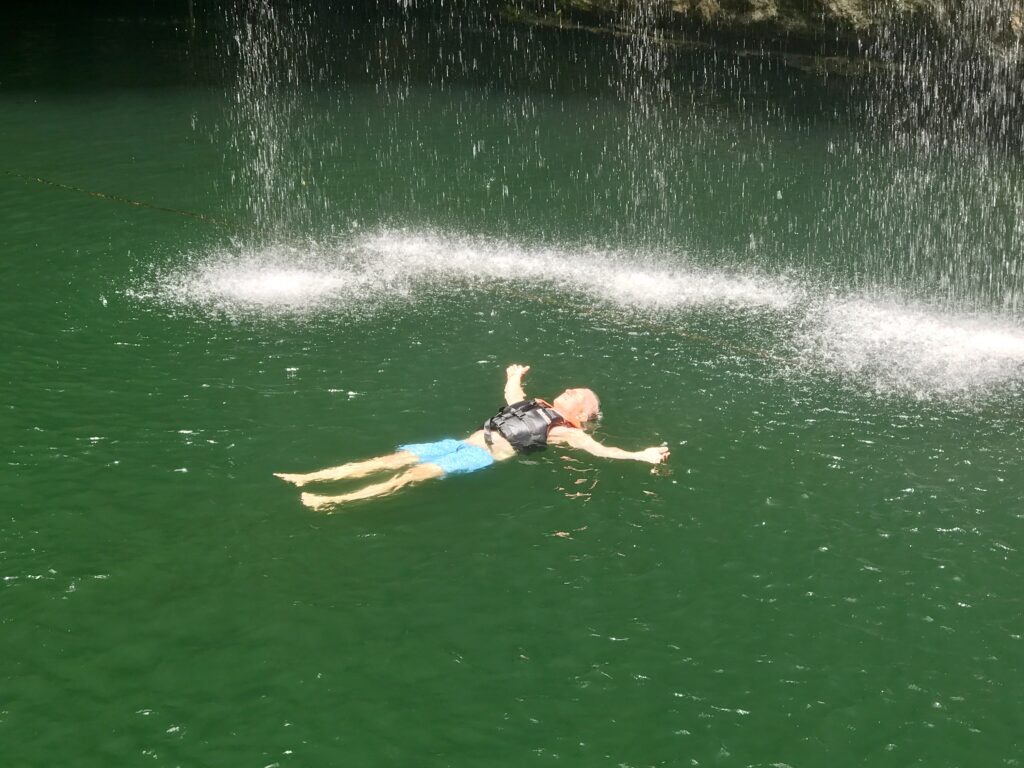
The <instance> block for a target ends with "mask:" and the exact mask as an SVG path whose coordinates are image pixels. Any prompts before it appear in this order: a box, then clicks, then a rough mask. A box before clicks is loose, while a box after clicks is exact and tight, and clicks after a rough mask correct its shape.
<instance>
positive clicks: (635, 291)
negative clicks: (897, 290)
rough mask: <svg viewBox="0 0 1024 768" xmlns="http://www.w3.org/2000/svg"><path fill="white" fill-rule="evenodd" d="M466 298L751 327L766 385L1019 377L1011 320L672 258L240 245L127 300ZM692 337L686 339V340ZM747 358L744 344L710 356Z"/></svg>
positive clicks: (404, 242) (921, 385)
mask: <svg viewBox="0 0 1024 768" xmlns="http://www.w3.org/2000/svg"><path fill="white" fill-rule="evenodd" d="M466 291H478V292H481V293H488V294H498V293H501V292H502V291H514V292H515V293H516V295H523V294H526V295H528V296H532V297H534V298H535V299H536V300H538V301H551V300H555V299H564V300H565V302H572V301H575V302H577V303H581V302H582V303H584V304H586V306H588V307H594V308H597V309H599V310H600V309H604V310H606V311H608V312H609V313H610V314H614V313H615V312H619V311H621V310H627V311H628V312H629V315H630V317H631V318H639V319H640V320H641V321H644V320H646V321H647V322H649V323H651V324H652V325H657V326H665V325H667V326H668V327H671V326H672V325H673V323H676V322H680V321H681V320H682V318H684V317H685V318H686V324H687V328H688V329H689V330H694V329H693V328H692V326H691V323H692V315H691V314H688V313H689V312H690V310H694V309H702V310H706V311H712V312H717V313H719V314H720V315H728V316H740V315H745V316H750V315H753V316H754V317H757V318H761V319H762V320H763V321H764V322H762V323H760V327H761V329H762V331H764V330H765V329H767V336H765V335H764V333H760V334H759V337H758V340H757V342H756V344H758V345H766V348H764V349H760V348H758V349H757V350H756V351H757V352H758V353H759V357H763V358H764V359H766V360H771V361H774V362H775V363H777V364H778V368H779V369H780V371H781V370H782V369H784V368H785V369H787V370H789V371H793V370H797V371H800V372H802V374H806V373H810V374H811V375H816V374H818V373H822V372H827V373H832V374H837V375H839V376H840V377H841V378H843V379H844V380H847V381H850V382H851V383H853V384H854V385H855V386H857V387H860V388H863V389H868V390H871V391H874V392H877V393H883V394H898V395H910V396H915V397H925V398H927V397H953V396H956V397H960V396H975V395H978V394H980V393H984V392H990V391H993V390H1000V389H1006V388H1008V387H1011V388H1016V387H1017V385H1018V384H1019V382H1020V380H1021V378H1022V377H1024V328H1022V327H1020V325H1019V324H1016V323H1015V322H1014V321H1013V320H1012V319H1008V318H1005V317H992V316H989V317H986V316H978V315H968V314H965V313H963V312H959V311H957V310H953V309H942V308H934V307H925V306H922V305H919V304H915V303H914V302H912V301H909V300H901V299H900V298H899V297H896V298H890V299H886V300H881V299H876V298H867V297H863V296H856V295H842V294H839V295H837V294H835V293H834V290H833V289H830V288H826V287H824V286H819V285H816V284H814V283H812V282H811V281H806V280H805V281H801V280H798V279H794V278H792V277H784V276H780V275H771V274H767V273H765V272H759V271H756V270H742V271H741V270H727V269H721V268H713V267H709V266H706V265H703V264H699V263H696V261H693V260H691V259H690V258H689V257H688V256H687V255H686V254H670V253H652V252H643V251H636V252H632V251H625V250H616V249H600V248H593V247H569V246H564V245H563V246H557V245H526V244H520V243H515V242H509V241H504V240H499V239H494V238H484V237H473V236H468V235H452V234H447V233H441V232H436V231H429V230H428V231H422V230H421V231H411V230H396V229H381V230H375V231H373V232H369V233H365V234H354V235H351V236H349V237H347V238H344V239H341V240H338V241H336V242H332V243H329V244H317V243H307V244H304V245H302V246H295V245H284V244H274V245H268V246H263V247H259V248H253V247H248V246H244V245H235V246H232V247H228V248H224V249H221V250H216V251H213V252H211V253H207V254H199V255H195V256H192V257H190V258H187V259H186V260H185V261H184V263H182V264H180V265H178V266H175V267H173V268H170V269H167V270H164V271H158V272H157V273H155V274H154V275H152V276H151V277H150V279H148V280H147V281H146V282H145V284H144V285H139V286H136V287H134V288H133V289H131V290H130V291H129V293H130V295H132V296H133V297H135V298H137V299H143V300H149V301H155V302H157V303H159V304H162V305H165V306H168V307H172V308H191V309H196V308H198V309H199V310H201V311H204V312H210V313H214V314H219V315H225V316H229V317H234V318H242V317H259V318H266V319H275V318H278V319H286V318H304V317H310V316H319V315H323V314H341V315H365V314H373V313H374V312H377V311H379V310H380V309H382V308H384V307H389V306H395V305H396V304H398V305H400V304H403V303H411V302H417V301H421V300H424V299H427V298H437V297H439V296H440V297H444V296H452V295H455V294H459V293H464V292H466ZM698 330H699V329H698ZM737 343H738V344H739V345H740V346H745V347H747V348H751V349H753V345H752V344H751V342H750V340H749V339H739V340H737V339H735V338H730V339H728V340H723V348H726V347H728V348H730V349H735V348H736V346H737Z"/></svg>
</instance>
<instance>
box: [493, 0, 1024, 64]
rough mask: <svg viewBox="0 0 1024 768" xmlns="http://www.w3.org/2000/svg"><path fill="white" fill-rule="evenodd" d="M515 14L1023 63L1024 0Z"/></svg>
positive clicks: (755, 2)
mask: <svg viewBox="0 0 1024 768" xmlns="http://www.w3.org/2000/svg"><path fill="white" fill-rule="evenodd" d="M511 6H512V7H514V9H515V10H516V11H517V12H520V13H523V12H525V13H531V14H538V15H541V16H544V17H547V18H552V17H559V18H563V19H566V20H570V21H583V22H585V23H589V24H601V25H608V26H621V25H622V24H623V23H628V19H629V18H630V17H631V16H634V17H641V18H643V19H645V20H654V21H656V23H657V24H658V25H659V26H660V27H661V28H663V29H666V30H675V31H679V32H684V33H690V34H696V35H699V36H701V37H702V38H718V39H721V40H728V39H733V40H737V39H742V40H745V41H747V42H748V43H750V42H754V41H756V42H757V43H758V44H761V45H767V46H770V47H778V48H781V49H786V48H795V49H798V50H804V51H810V50H813V51H816V52H820V53H844V54H853V55H857V54H861V55H863V54H864V53H865V52H869V51H871V50H872V48H873V47H874V46H877V45H884V44H885V43H886V42H889V43H893V42H895V43H896V44H898V41H899V40H900V39H901V38H905V37H907V36H910V37H912V38H914V39H915V40H919V39H921V36H922V35H924V36H926V37H927V39H929V40H931V41H934V42H936V43H940V44H941V43H943V42H946V43H949V44H951V45H954V46H956V47H957V48H958V50H961V51H964V52H970V53H981V52H984V53H988V54H995V55H999V56H1004V57H1011V58H1016V59H1018V60H1019V59H1020V58H1021V57H1022V53H1024V52H1022V48H1024V0H516V1H515V2H513V3H511Z"/></svg>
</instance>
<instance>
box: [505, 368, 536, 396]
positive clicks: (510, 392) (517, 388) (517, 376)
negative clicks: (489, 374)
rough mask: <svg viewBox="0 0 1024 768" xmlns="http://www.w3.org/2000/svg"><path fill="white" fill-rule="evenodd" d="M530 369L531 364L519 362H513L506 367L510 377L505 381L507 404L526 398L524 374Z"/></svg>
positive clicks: (506, 373) (506, 372)
mask: <svg viewBox="0 0 1024 768" xmlns="http://www.w3.org/2000/svg"><path fill="white" fill-rule="evenodd" d="M528 370H530V366H528V365H519V364H518V363H512V365H510V366H509V367H508V368H506V369H505V375H506V376H507V377H508V380H507V381H506V382H505V403H506V404H507V405H512V403H518V402H521V401H523V400H525V399H526V393H525V392H524V391H523V376H525V375H526V372H527V371H528Z"/></svg>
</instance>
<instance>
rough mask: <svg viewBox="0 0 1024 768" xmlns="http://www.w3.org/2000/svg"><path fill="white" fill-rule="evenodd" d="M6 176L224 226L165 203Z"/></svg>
mask: <svg viewBox="0 0 1024 768" xmlns="http://www.w3.org/2000/svg"><path fill="white" fill-rule="evenodd" d="M4 174H6V175H7V176H13V177H15V178H17V179H21V180H23V181H31V182H36V183H37V184H45V185H46V186H48V187H56V188H57V189H64V190H67V191H68V192H78V193H79V194H82V195H89V197H96V198H99V199H101V200H110V201H111V202H114V203H122V204H123V205H131V206H135V207H136V208H149V209H150V210H152V211H163V212H164V213H174V214H177V215H178V216H187V217H189V218H190V219H199V220H200V221H206V222H209V223H211V224H216V225H218V226H224V222H223V221H221V220H220V219H217V218H214V217H213V216H209V215H207V214H205V213H197V212H196V211H186V210H182V209H181V208H170V207H168V206H165V205H156V204H154V203H147V202H145V201H144V200H133V199H132V198H130V197H122V196H120V195H112V194H109V193H107V192H96V191H94V190H90V189H83V188H82V187H76V186H74V185H73V184H64V183H63V182H60V181H53V180H52V179H44V178H41V177H39V176H32V175H30V174H27V173H18V172H17V171H4Z"/></svg>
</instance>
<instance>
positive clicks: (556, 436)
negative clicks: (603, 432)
mask: <svg viewBox="0 0 1024 768" xmlns="http://www.w3.org/2000/svg"><path fill="white" fill-rule="evenodd" d="M548 442H549V443H554V444H561V445H568V446H571V447H572V448H579V449H580V450H583V451H586V452H587V453H589V454H590V455H591V456H600V457H601V458H603V459H630V460H632V461H646V462H647V463H648V464H661V463H662V462H663V461H668V457H669V456H670V455H671V454H670V453H669V450H668V446H667V445H655V446H653V447H651V448H644V449H643V450H640V451H626V450H623V449H622V448H615V447H614V446H611V445H604V444H602V443H599V442H598V441H597V440H595V439H594V438H592V437H591V436H590V435H588V434H587V433H586V432H584V431H583V430H582V429H575V428H573V427H555V428H553V429H552V430H551V431H550V432H549V433H548Z"/></svg>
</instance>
